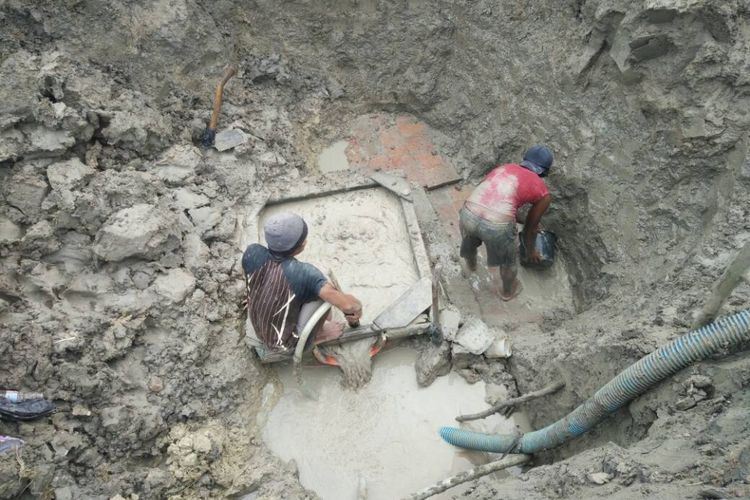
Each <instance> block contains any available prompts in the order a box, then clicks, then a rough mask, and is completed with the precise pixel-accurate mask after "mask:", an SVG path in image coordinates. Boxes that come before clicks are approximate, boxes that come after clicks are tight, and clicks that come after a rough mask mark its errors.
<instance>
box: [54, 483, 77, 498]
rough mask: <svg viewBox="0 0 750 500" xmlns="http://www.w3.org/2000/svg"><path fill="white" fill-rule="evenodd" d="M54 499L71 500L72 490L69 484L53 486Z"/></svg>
mask: <svg viewBox="0 0 750 500" xmlns="http://www.w3.org/2000/svg"><path fill="white" fill-rule="evenodd" d="M55 500H73V490H72V489H71V488H70V486H63V487H62V488H55Z"/></svg>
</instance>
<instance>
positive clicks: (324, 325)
mask: <svg viewBox="0 0 750 500" xmlns="http://www.w3.org/2000/svg"><path fill="white" fill-rule="evenodd" d="M322 304H323V301H322V300H315V301H313V302H308V303H306V304H303V305H302V308H301V309H300V311H299V317H298V318H297V331H298V332H301V331H302V329H303V328H304V327H305V325H306V324H307V322H308V321H309V320H310V318H311V317H312V315H313V313H315V311H317V310H318V307H320V306H321V305H322ZM343 331H344V323H343V322H341V321H335V320H331V312H329V313H328V314H327V315H326V316H324V317H322V318H321V319H320V320H319V321H318V324H317V325H315V328H313V331H312V334H311V335H310V336H309V337H308V338H307V344H308V346H309V345H312V344H313V343H314V344H317V343H318V342H323V341H325V340H331V339H335V338H338V337H340V336H341V333H342V332H343Z"/></svg>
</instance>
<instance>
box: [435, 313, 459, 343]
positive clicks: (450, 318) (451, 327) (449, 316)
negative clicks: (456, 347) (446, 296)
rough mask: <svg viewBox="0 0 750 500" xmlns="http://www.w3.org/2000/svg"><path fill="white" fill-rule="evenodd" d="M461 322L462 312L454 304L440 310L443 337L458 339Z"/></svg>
mask: <svg viewBox="0 0 750 500" xmlns="http://www.w3.org/2000/svg"><path fill="white" fill-rule="evenodd" d="M460 323H461V313H460V312H459V311H458V309H456V308H455V307H453V306H452V305H448V306H447V307H446V308H445V309H443V310H441V311H440V327H441V328H442V330H443V338H444V339H445V340H450V341H451V342H453V341H454V340H455V339H456V334H457V333H458V327H459V325H460Z"/></svg>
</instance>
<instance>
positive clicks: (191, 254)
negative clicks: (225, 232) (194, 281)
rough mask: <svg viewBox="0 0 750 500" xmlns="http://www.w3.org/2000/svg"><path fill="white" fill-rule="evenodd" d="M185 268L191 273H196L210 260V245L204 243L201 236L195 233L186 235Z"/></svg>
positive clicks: (184, 247) (184, 244) (184, 242)
mask: <svg viewBox="0 0 750 500" xmlns="http://www.w3.org/2000/svg"><path fill="white" fill-rule="evenodd" d="M182 246H183V251H184V259H185V267H187V268H188V269H189V270H190V272H192V273H196V271H197V270H198V269H201V268H203V267H205V266H206V265H207V264H208V262H209V258H210V250H209V248H208V245H206V244H205V243H203V240H202V239H201V237H200V236H198V235H197V234H195V233H188V234H186V235H185V239H184V240H183V242H182Z"/></svg>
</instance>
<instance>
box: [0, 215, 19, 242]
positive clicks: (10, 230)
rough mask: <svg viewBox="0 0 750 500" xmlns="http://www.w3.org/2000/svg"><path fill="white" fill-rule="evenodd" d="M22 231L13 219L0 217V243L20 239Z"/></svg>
mask: <svg viewBox="0 0 750 500" xmlns="http://www.w3.org/2000/svg"><path fill="white" fill-rule="evenodd" d="M22 237H23V231H22V230H21V228H20V227H18V226H16V225H15V224H14V223H13V221H11V220H9V219H6V218H5V217H0V245H2V244H6V245H7V244H10V243H15V242H17V241H21V238H22Z"/></svg>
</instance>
